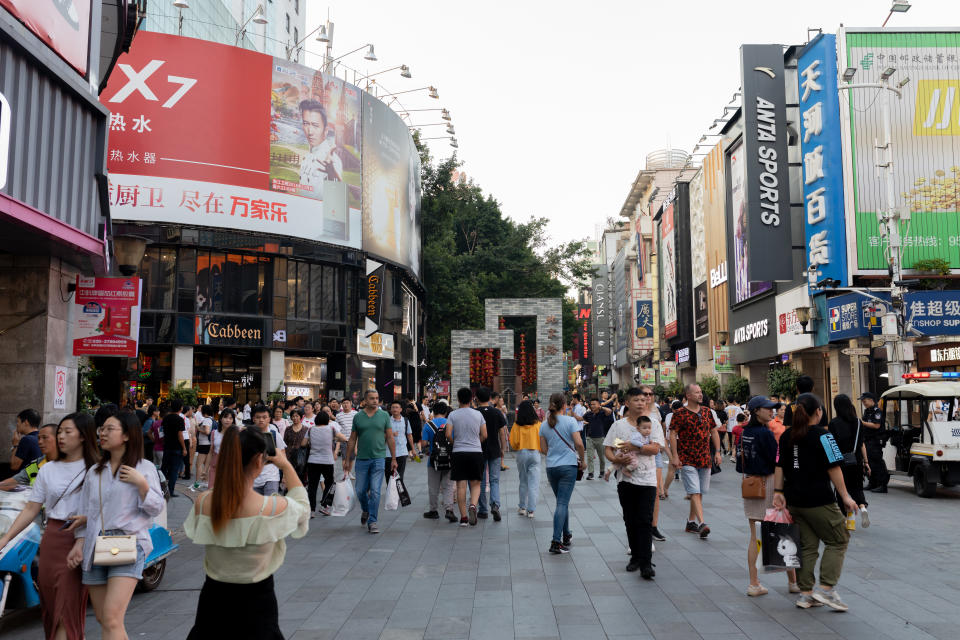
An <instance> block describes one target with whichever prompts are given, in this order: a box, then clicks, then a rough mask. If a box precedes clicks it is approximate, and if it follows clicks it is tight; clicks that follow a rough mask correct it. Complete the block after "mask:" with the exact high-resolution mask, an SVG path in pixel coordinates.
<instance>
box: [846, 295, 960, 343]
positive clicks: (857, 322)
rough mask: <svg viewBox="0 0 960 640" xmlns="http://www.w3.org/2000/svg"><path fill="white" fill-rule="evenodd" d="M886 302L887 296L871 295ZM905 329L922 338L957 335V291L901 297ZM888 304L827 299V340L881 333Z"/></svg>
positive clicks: (864, 299) (862, 298)
mask: <svg viewBox="0 0 960 640" xmlns="http://www.w3.org/2000/svg"><path fill="white" fill-rule="evenodd" d="M874 295H876V296H877V297H879V298H882V299H883V300H885V301H888V300H889V299H890V294H888V293H877V294H874ZM903 304H904V307H905V308H906V316H907V326H909V327H911V328H912V329H913V331H914V332H918V333H919V334H920V335H925V336H956V335H960V291H956V290H952V291H911V292H909V293H907V294H906V295H904V298H903ZM886 308H887V304H885V303H881V302H877V301H875V300H872V299H870V298H867V297H865V296H862V295H860V294H856V293H848V294H844V295H842V296H836V297H833V298H830V299H828V300H827V330H828V336H829V339H830V341H834V340H844V339H848V338H856V337H859V336H867V335H872V334H878V333H880V326H881V318H880V316H882V315H883V312H885V311H886Z"/></svg>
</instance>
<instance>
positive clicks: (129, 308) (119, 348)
mask: <svg viewBox="0 0 960 640" xmlns="http://www.w3.org/2000/svg"><path fill="white" fill-rule="evenodd" d="M73 303H74V314H75V315H74V317H75V318H76V321H75V322H74V329H73V355H75V356H121V357H126V358H136V357H137V341H138V339H139V337H140V278H87V277H84V276H77V291H76V293H75V294H74V301H73Z"/></svg>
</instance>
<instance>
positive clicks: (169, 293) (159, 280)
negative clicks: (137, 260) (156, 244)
mask: <svg viewBox="0 0 960 640" xmlns="http://www.w3.org/2000/svg"><path fill="white" fill-rule="evenodd" d="M176 272H177V253H176V251H175V250H173V249H159V248H153V249H148V250H147V252H146V253H145V254H144V256H143V262H142V263H141V264H140V277H141V278H142V279H143V308H144V309H160V310H172V309H173V307H174V300H173V296H174V292H175V291H176V289H175V287H174V284H175V282H176Z"/></svg>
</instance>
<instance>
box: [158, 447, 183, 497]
mask: <svg viewBox="0 0 960 640" xmlns="http://www.w3.org/2000/svg"><path fill="white" fill-rule="evenodd" d="M182 468H183V452H181V451H164V452H163V464H162V465H160V471H162V472H163V475H164V476H165V477H166V479H167V486H168V487H170V496H171V497H173V496H175V495H176V494H177V492H176V491H175V490H174V489H175V487H176V485H177V478H178V477H179V476H180V469H182Z"/></svg>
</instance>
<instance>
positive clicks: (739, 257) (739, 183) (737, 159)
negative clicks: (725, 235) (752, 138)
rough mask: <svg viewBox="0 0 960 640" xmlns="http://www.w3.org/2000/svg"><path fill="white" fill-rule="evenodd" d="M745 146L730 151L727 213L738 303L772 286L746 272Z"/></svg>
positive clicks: (748, 257) (747, 261)
mask: <svg viewBox="0 0 960 640" xmlns="http://www.w3.org/2000/svg"><path fill="white" fill-rule="evenodd" d="M744 154H745V149H744V146H743V144H738V145H737V146H736V147H735V148H734V149H731V150H730V154H729V160H730V213H731V214H732V216H731V222H732V223H733V234H732V235H733V265H734V287H733V296H734V297H733V301H734V303H740V302H743V301H744V300H747V299H749V298H750V297H752V296H755V295H757V294H759V293H763V292H764V291H769V290H770V288H771V287H772V286H773V285H772V284H771V283H770V282H763V281H760V282H751V281H750V278H749V275H748V271H749V264H750V252H749V251H748V247H749V240H748V238H747V200H746V179H747V174H746V169H745V167H744V164H745V160H744Z"/></svg>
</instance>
